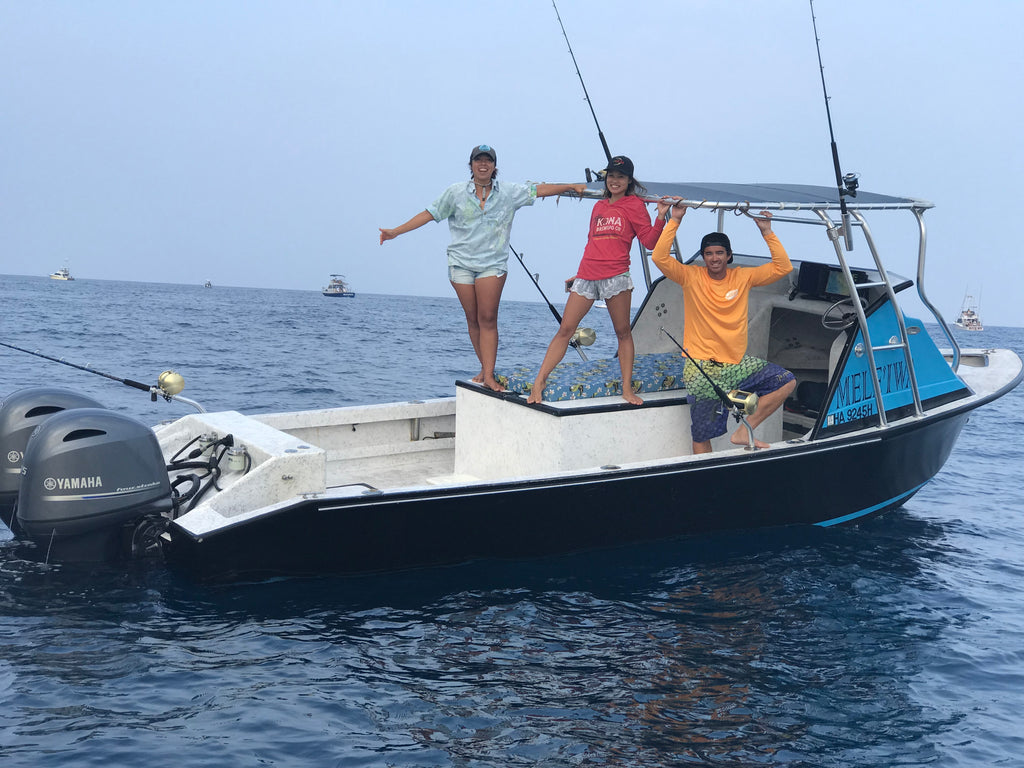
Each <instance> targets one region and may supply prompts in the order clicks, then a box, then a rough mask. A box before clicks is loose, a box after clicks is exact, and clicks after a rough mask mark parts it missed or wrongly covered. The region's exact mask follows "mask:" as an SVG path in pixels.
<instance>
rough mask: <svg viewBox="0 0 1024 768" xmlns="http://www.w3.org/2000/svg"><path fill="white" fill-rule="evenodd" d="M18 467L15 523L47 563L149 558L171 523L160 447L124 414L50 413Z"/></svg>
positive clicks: (101, 411) (91, 411)
mask: <svg viewBox="0 0 1024 768" xmlns="http://www.w3.org/2000/svg"><path fill="white" fill-rule="evenodd" d="M23 466H24V470H23V472H24V475H23V478H22V482H21V495H20V497H19V499H18V508H17V520H18V524H19V525H20V526H21V530H22V531H24V532H25V533H26V534H27V535H28V536H29V537H31V538H32V539H33V540H34V541H35V542H36V544H37V545H38V546H39V547H40V549H41V551H42V553H43V554H44V557H45V558H46V560H47V561H48V562H49V561H54V560H78V561H101V560H107V561H110V560H121V559H126V558H130V557H133V556H138V555H140V554H148V552H147V550H150V549H152V548H154V547H156V546H157V537H158V536H159V534H160V533H161V532H162V531H163V528H164V527H165V526H166V523H167V521H168V520H169V519H170V516H171V510H172V508H173V501H172V493H171V484H170V480H169V478H168V475H167V469H166V467H165V465H164V457H163V454H162V453H161V451H160V444H159V442H158V441H157V439H156V435H155V434H154V433H153V431H152V430H151V429H150V428H149V427H147V426H145V425H144V424H142V423H141V422H139V421H136V420H135V419H133V418H131V417H129V416H125V415H123V414H119V413H114V412H113V411H108V410H105V409H100V408H76V409H74V410H68V411H65V412H63V413H58V414H55V415H53V416H51V417H50V418H49V419H47V420H46V421H45V422H43V423H42V424H41V425H39V427H38V428H37V429H36V431H35V432H34V433H33V435H32V437H31V438H30V439H29V442H28V446H27V447H26V448H25V457H24V460H23ZM140 539H144V540H145V541H143V542H142V543H140Z"/></svg>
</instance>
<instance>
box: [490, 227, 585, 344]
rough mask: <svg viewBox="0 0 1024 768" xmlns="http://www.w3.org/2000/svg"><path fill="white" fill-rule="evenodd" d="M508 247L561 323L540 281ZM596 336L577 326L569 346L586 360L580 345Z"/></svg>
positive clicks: (513, 250) (560, 322)
mask: <svg viewBox="0 0 1024 768" xmlns="http://www.w3.org/2000/svg"><path fill="white" fill-rule="evenodd" d="M508 247H509V250H510V251H512V253H513V254H514V255H515V257H516V258H517V259H518V260H519V263H520V264H522V265H523V269H525V270H526V274H528V275H529V276H530V279H531V280H532V281H533V284H534V285H535V286H537V290H538V291H540V295H541V296H542V297H543V298H544V301H545V302H546V303H547V305H548V309H550V310H551V314H552V315H554V316H555V320H557V321H558V324H559V325H561V324H562V316H561V315H560V314H558V310H557V309H555V305H554V304H552V303H551V302H550V301H548V297H547V296H545V295H544V289H543V288H541V287H540V283H538V282H537V278H536V276H535V275H534V274H533V272H531V271H530V269H529V267H527V266H526V262H525V261H523V257H522V256H520V255H519V253H518V252H517V251H516V249H515V248H513V247H512V244H511V243H509V245H508ZM596 338H597V334H595V333H594V330H593V329H592V328H577V329H576V332H575V333H574V334H573V335H572V338H571V339H570V340H569V346H571V347H572V348H573V349H575V350H576V351H577V352H578V353H579V356H580V359H581V360H582V361H583V362H587V356H586V354H585V353H584V352H583V349H582V347H589V346H590V345H591V344H593V343H594V339H596Z"/></svg>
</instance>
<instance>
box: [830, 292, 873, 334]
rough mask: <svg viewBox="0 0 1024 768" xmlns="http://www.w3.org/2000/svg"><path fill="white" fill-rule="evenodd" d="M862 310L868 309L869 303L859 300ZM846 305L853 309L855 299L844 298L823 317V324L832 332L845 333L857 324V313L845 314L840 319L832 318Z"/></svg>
mask: <svg viewBox="0 0 1024 768" xmlns="http://www.w3.org/2000/svg"><path fill="white" fill-rule="evenodd" d="M858 298H859V297H858ZM859 300H860V305H861V308H866V307H867V302H865V301H864V299H862V298H859ZM844 304H850V305H851V309H852V305H853V299H852V298H851V297H849V296H844V297H843V298H841V299H840V300H839V301H837V302H836V303H835V304H833V305H831V306H830V307H829V308H828V309H826V310H825V312H824V313H823V314H822V316H821V324H822V325H823V326H824V327H825V328H828V329H829V330H830V331H843V330H846V329H847V328H849V327H850V326H851V325H853V324H854V323H856V322H857V313H856V312H843V314H842V316H840V317H832V313H833V312H835V311H836V310H837V309H839V308H840V307H842V306H843V305H844Z"/></svg>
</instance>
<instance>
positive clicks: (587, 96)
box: [551, 0, 612, 181]
mask: <svg viewBox="0 0 1024 768" xmlns="http://www.w3.org/2000/svg"><path fill="white" fill-rule="evenodd" d="M551 7H552V8H554V9H555V16H556V17H558V26H560V27H561V28H562V37H564V38H565V44H566V45H567V46H569V55H570V56H571V57H572V64H573V66H574V67H576V76H577V77H578V78H579V79H580V85H582V86H583V98H584V99H586V101H587V106H588V107H590V114H591V115H592V116H593V118H594V125H596V126H597V137H598V138H599V139H600V140H601V147H602V148H603V149H604V156H605V159H606V160H607V161H608V162H611V160H612V153H611V150H609V149H608V142H607V141H605V140H604V133H603V132H602V131H601V124H600V123H599V122H597V113H596V112H594V105H593V103H591V101H590V94H589V93H587V84H586V83H585V82H583V75H582V74H581V73H580V65H579V64H577V63H576V54H574V53H573V52H572V43H570V42H569V35H567V34H566V33H565V25H564V24H563V23H562V16H561V14H560V13H559V12H558V6H557V5H556V4H555V0H551ZM587 181H590V169H589V168H588V169H587Z"/></svg>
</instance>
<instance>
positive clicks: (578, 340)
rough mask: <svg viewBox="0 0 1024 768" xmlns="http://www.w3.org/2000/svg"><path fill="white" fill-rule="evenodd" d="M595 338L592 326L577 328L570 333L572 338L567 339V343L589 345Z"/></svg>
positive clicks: (595, 334)
mask: <svg viewBox="0 0 1024 768" xmlns="http://www.w3.org/2000/svg"><path fill="white" fill-rule="evenodd" d="M596 339H597V333H595V331H594V329H593V328H577V329H576V333H574V334H573V335H572V339H570V340H569V343H570V344H579V345H580V346H583V347H589V346H590V345H591V344H593V343H594V341H595V340H596Z"/></svg>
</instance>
